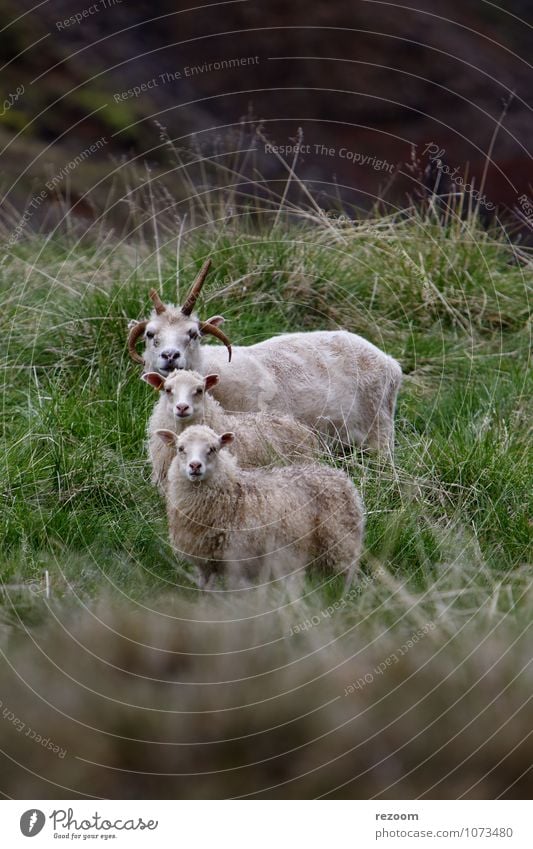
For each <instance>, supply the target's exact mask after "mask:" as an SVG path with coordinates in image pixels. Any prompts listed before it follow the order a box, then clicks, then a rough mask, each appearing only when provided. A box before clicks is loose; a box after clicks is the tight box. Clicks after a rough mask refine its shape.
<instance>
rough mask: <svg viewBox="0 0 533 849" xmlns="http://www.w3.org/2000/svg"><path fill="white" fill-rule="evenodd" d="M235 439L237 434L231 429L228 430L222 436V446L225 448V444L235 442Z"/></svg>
mask: <svg viewBox="0 0 533 849" xmlns="http://www.w3.org/2000/svg"><path fill="white" fill-rule="evenodd" d="M234 439H235V434H234V433H232V432H231V431H228V432H227V433H223V434H222V436H221V437H220V447H221V448H224V446H225V445H231V443H232V442H233V440H234Z"/></svg>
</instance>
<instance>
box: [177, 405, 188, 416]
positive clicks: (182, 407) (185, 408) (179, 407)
mask: <svg viewBox="0 0 533 849" xmlns="http://www.w3.org/2000/svg"><path fill="white" fill-rule="evenodd" d="M188 409H189V405H188V404H176V412H177V413H181V414H183V413H186V412H187V411H188Z"/></svg>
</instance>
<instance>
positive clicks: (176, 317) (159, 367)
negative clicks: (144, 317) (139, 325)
mask: <svg viewBox="0 0 533 849" xmlns="http://www.w3.org/2000/svg"><path fill="white" fill-rule="evenodd" d="M200 335H201V334H200V322H199V320H198V319H197V318H196V317H195V316H191V317H186V316H184V315H182V313H181V312H180V311H179V310H178V309H175V308H174V307H170V306H167V308H166V310H165V312H164V313H162V314H161V315H157V314H153V315H152V316H151V318H150V320H149V321H148V324H147V325H146V329H145V331H144V344H145V348H144V364H145V368H146V370H147V371H157V372H159V374H161V375H163V376H164V377H167V376H168V375H169V374H170V373H171V372H173V371H174V369H194V368H198V366H199V358H200V350H199V349H200Z"/></svg>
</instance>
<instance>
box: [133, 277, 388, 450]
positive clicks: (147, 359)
mask: <svg viewBox="0 0 533 849" xmlns="http://www.w3.org/2000/svg"><path fill="white" fill-rule="evenodd" d="M210 264H211V263H210V260H207V262H205V263H204V265H203V266H202V269H201V271H200V273H199V275H198V277H197V278H196V280H195V282H194V284H193V286H192V287H191V290H190V292H189V294H188V295H187V297H186V299H185V301H184V303H183V306H181V307H179V306H178V307H176V306H173V305H171V304H164V303H163V301H162V300H161V298H160V297H159V295H158V294H157V292H155V291H154V290H153V289H152V290H151V292H150V298H151V299H152V302H153V304H154V311H153V313H152V315H151V316H150V318H149V319H147V320H145V321H141V322H136V323H130V333H129V337H128V349H129V352H130V355H131V357H132V359H134V360H135V362H139V363H142V364H143V365H144V370H145V371H146V372H154V371H155V372H159V374H161V375H162V376H163V377H168V375H169V374H170V373H171V372H172V371H173V370H174V369H190V370H193V371H197V372H199V373H200V374H203V375H206V374H211V373H215V374H218V375H219V376H220V383H219V385H218V386H216V387H215V389H214V391H213V394H214V396H215V398H216V399H217V400H218V401H220V403H221V404H222V406H223V407H224V409H225V410H228V411H230V412H253V411H257V410H267V411H269V412H272V413H281V414H288V415H292V416H294V418H296V419H298V420H299V421H301V422H303V423H304V424H305V425H307V426H308V427H312V428H315V429H316V430H318V431H320V432H322V433H326V434H327V433H329V434H334V435H335V436H337V437H338V438H339V439H340V440H341V441H343V442H345V443H355V444H358V445H367V446H369V447H371V448H377V449H378V450H380V451H384V452H385V453H389V454H390V453H392V450H393V446H394V411H395V406H396V397H397V395H398V390H399V388H400V384H401V380H402V370H401V368H400V365H399V363H398V362H396V360H394V359H393V358H392V357H390V356H388V355H387V354H385V353H384V352H383V351H381V350H380V349H379V348H377V347H376V346H375V345H373V344H372V343H371V342H368V341H367V340H366V339H363V338H362V337H361V336H357V335H356V334H355V333H350V332H349V331H347V330H331V331H325V330H322V331H321V330H317V331H311V332H308V333H302V332H300V333H283V334H281V335H279V336H274V337H272V338H271V339H267V340H266V341H264V342H258V343H257V344H255V345H249V346H234V347H233V348H232V346H231V343H230V341H229V339H228V338H227V336H226V335H225V334H224V333H223V332H222V331H221V330H220V328H219V325H220V324H222V323H223V321H224V319H223V318H222V316H213V317H212V318H210V319H209V320H208V321H201V320H200V319H199V318H198V316H196V315H195V314H193V308H194V305H195V302H196V299H197V298H198V295H199V294H200V290H201V288H202V285H203V283H204V281H205V278H206V276H207V272H208V271H209V267H210ZM207 334H209V335H211V336H215V337H216V338H217V339H219V340H220V341H222V342H223V343H224V345H225V346H226V348H227V353H226V352H225V351H223V350H221V349H219V348H216V347H214V346H211V345H202V344H201V341H202V337H203V336H205V335H207ZM141 338H142V339H144V342H145V349H144V353H143V356H142V357H141V356H140V355H139V354H138V353H137V350H136V345H137V343H138V342H139V341H140V340H141Z"/></svg>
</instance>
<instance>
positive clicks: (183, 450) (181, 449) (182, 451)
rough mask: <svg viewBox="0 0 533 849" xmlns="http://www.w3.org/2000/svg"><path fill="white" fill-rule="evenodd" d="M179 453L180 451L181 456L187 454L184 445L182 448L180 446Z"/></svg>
mask: <svg viewBox="0 0 533 849" xmlns="http://www.w3.org/2000/svg"><path fill="white" fill-rule="evenodd" d="M178 451H179V453H180V454H184V453H185V448H184V447H183V445H180V446H179V448H178Z"/></svg>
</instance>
